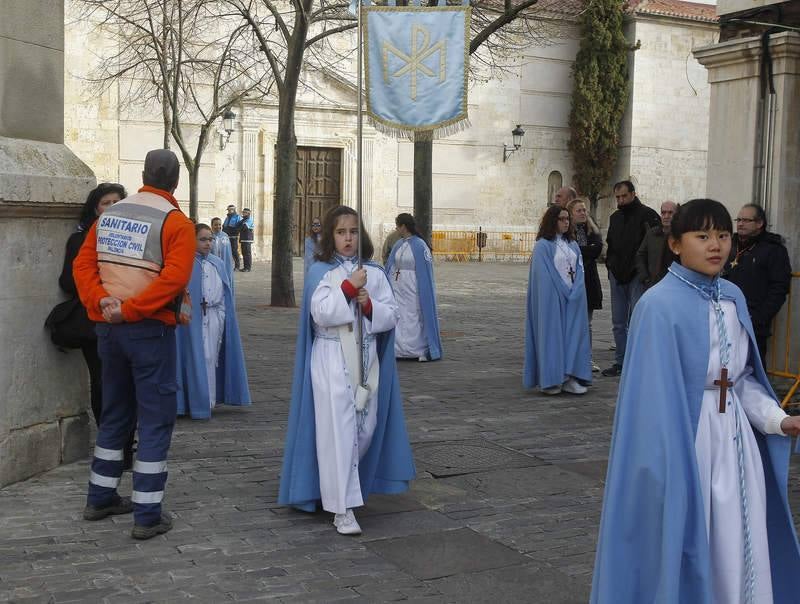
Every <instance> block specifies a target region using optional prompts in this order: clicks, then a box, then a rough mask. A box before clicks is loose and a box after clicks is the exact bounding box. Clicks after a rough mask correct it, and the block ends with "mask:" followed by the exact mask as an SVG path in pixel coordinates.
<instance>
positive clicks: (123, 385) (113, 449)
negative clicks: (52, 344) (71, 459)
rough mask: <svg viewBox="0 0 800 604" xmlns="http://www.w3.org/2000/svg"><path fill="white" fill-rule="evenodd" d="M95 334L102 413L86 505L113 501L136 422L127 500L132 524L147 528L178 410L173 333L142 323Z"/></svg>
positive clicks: (157, 503)
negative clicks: (136, 441) (100, 370)
mask: <svg viewBox="0 0 800 604" xmlns="http://www.w3.org/2000/svg"><path fill="white" fill-rule="evenodd" d="M96 329H97V336H98V342H97V344H98V346H97V349H98V353H99V355H100V359H101V360H102V364H103V411H102V415H101V417H100V428H99V430H98V432H97V442H96V445H95V451H94V458H93V459H92V472H91V475H90V477H89V492H88V497H87V503H88V504H89V505H93V506H96V507H103V506H106V505H109V504H110V503H111V502H112V501H113V500H114V499H115V498H116V497H117V486H118V485H119V479H120V476H121V475H122V465H123V449H124V446H125V443H126V442H127V440H128V438H129V437H130V433H131V430H132V428H133V426H134V425H135V424H136V421H137V416H138V424H139V425H138V432H139V450H138V451H137V455H136V463H135V464H134V466H133V492H132V494H131V500H132V501H133V515H134V521H135V523H136V524H137V525H141V526H151V525H154V524H157V523H158V522H159V520H160V518H161V501H162V499H163V498H164V487H165V485H166V482H167V453H168V452H169V446H170V442H171V440H172V429H173V427H174V426H175V417H176V414H177V408H178V400H177V385H176V383H175V380H176V376H177V373H176V366H175V354H176V352H175V328H174V327H172V326H168V325H165V324H163V323H161V322H160V321H155V320H152V319H147V320H144V321H140V322H138V323H121V324H118V325H110V324H98V325H97V328H96Z"/></svg>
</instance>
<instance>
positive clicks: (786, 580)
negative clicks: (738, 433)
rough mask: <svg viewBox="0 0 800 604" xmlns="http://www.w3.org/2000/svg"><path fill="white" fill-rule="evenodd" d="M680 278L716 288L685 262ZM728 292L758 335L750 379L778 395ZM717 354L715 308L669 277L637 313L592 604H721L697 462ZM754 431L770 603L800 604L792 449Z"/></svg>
mask: <svg viewBox="0 0 800 604" xmlns="http://www.w3.org/2000/svg"><path fill="white" fill-rule="evenodd" d="M672 270H674V271H676V272H679V273H680V274H681V275H682V276H683V277H685V278H686V279H687V280H689V281H691V282H692V283H695V284H696V285H698V286H701V287H702V286H709V285H710V284H711V283H712V281H711V279H710V278H708V277H705V276H703V275H701V274H699V273H696V272H694V271H691V270H689V269H686V268H684V267H683V266H681V265H679V264H677V263H673V264H672ZM721 294H722V297H723V298H726V299H728V300H733V301H734V302H735V303H736V311H737V313H738V315H739V321H740V322H741V324H742V326H743V327H744V328H745V329H746V330H747V333H748V335H749V336H750V343H751V346H750V355H749V364H751V365H752V366H753V369H754V373H753V375H754V377H755V378H756V379H757V380H758V381H759V382H760V383H761V384H762V385H763V386H764V387H765V388H766V389H767V392H769V393H770V394H772V388H771V387H770V384H769V382H768V381H767V376H766V374H765V373H764V368H763V367H762V365H761V360H760V359H759V356H758V354H757V351H758V348H757V347H756V341H755V338H754V336H753V329H752V326H751V324H750V317H749V314H748V312H747V305H746V303H745V300H744V296H743V295H742V292H741V291H740V290H739V288H738V287H736V286H735V285H734V284H732V283H730V282H728V281H725V280H722V281H721ZM709 347H710V344H709V321H708V303H707V302H706V301H705V300H704V299H703V298H702V297H701V296H700V294H699V293H698V292H696V291H695V290H693V289H692V288H690V287H689V286H687V285H686V284H685V283H682V282H681V281H680V280H679V279H678V278H677V277H675V276H674V275H672V274H670V273H667V275H666V277H664V279H663V280H661V281H660V282H659V283H658V284H657V285H655V286H654V287H652V288H651V289H650V290H648V291H647V292H646V293H645V294H644V296H642V298H641V299H640V300H639V301H638V302H637V303H636V307H635V309H634V313H633V319H632V322H631V328H630V332H629V333H628V349H627V352H626V354H625V366H624V369H623V372H622V380H621V382H620V390H619V398H618V399H617V411H616V416H615V419H614V433H613V437H612V440H611V451H610V454H609V464H608V475H607V477H606V489H605V497H604V500H603V515H602V519H601V522H600V535H599V540H598V544H597V556H596V559H595V567H594V579H593V583H592V598H591V602H592V603H596V604H606V603H614V604H634V603H635V604H638V603H640V602H676V603H677V602H690V603H691V604H710V603H711V602H712V601H713V600H712V593H711V568H710V559H709V555H710V554H709V545H708V537H707V534H706V526H705V515H704V508H703V496H702V492H701V490H700V482H699V476H698V470H697V457H696V454H695V437H696V435H697V422H698V418H699V416H700V407H701V404H702V399H703V390H704V386H705V380H706V372H707V369H708V358H709ZM753 351H756V354H753ZM773 396H774V394H773ZM776 404H777V402H776ZM753 433H754V434H755V437H756V441H757V442H758V448H759V450H760V452H761V460H762V462H763V464H764V478H765V483H766V491H767V533H768V537H769V553H770V562H771V566H772V573H771V574H772V590H773V594H774V601H775V604H786V603H789V602H797V601H798V595H797V579H796V575H797V572H798V570H800V550H798V543H797V536H796V534H795V529H794V524H793V522H792V515H791V513H790V511H789V503H788V499H787V492H786V490H787V479H788V472H789V452H790V447H791V443H790V439H789V438H788V437H785V436H780V435H774V434H773V435H768V436H765V435H763V434H761V433H760V432H759V431H758V430H753Z"/></svg>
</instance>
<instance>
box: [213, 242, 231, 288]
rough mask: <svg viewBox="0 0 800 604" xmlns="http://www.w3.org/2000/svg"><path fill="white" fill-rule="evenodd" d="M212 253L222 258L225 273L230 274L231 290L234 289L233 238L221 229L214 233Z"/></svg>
mask: <svg viewBox="0 0 800 604" xmlns="http://www.w3.org/2000/svg"><path fill="white" fill-rule="evenodd" d="M211 253H212V254H214V255H215V256H217V258H220V259H221V260H222V263H223V264H224V265H225V274H226V275H228V282H229V283H230V284H231V291H233V290H234V289H235V288H234V284H233V267H234V266H235V265H234V262H233V252H232V251H231V240H230V238H229V237H228V235H227V234H226V233H224V232H223V231H220V232H219V233H217V234H215V235H214V243H212V244H211Z"/></svg>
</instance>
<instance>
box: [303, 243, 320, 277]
mask: <svg viewBox="0 0 800 604" xmlns="http://www.w3.org/2000/svg"><path fill="white" fill-rule="evenodd" d="M318 247H319V242H317V241H314V237H312V236H311V235H309V236H308V237H306V238H305V239H304V240H303V272H304V273H307V272H308V269H309V268H310V267H311V265H312V264H314V254H315V253H316V251H317V248H318Z"/></svg>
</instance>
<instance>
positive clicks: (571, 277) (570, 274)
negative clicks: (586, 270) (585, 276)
mask: <svg viewBox="0 0 800 604" xmlns="http://www.w3.org/2000/svg"><path fill="white" fill-rule="evenodd" d="M567 273H569V280H570V281H572V282H573V283H575V269H573V268H572V265H570V267H569V270H568V271H567Z"/></svg>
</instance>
